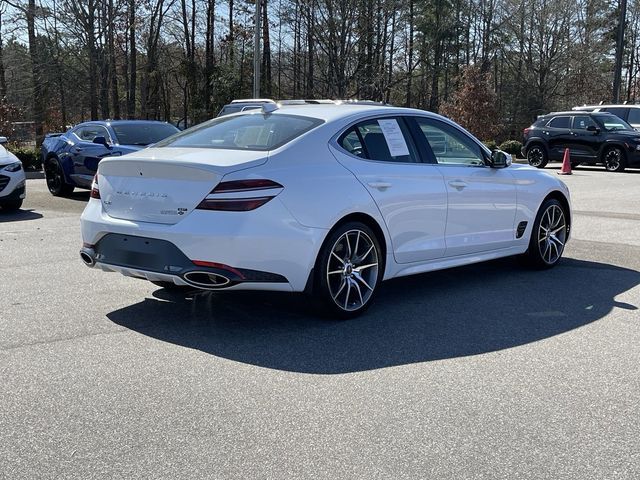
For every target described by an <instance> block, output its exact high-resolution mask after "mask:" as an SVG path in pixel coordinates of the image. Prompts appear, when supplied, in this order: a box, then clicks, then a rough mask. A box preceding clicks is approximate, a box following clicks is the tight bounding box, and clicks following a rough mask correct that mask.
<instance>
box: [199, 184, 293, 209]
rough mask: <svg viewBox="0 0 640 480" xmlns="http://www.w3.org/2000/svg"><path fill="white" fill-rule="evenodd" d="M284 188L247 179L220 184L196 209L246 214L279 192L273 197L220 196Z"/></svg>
mask: <svg viewBox="0 0 640 480" xmlns="http://www.w3.org/2000/svg"><path fill="white" fill-rule="evenodd" d="M282 188H284V187H283V186H282V185H280V184H279V183H277V182H274V181H273V180H266V179H248V180H231V181H228V182H220V183H219V184H218V185H217V186H216V187H215V188H214V189H213V190H212V191H211V193H210V194H209V196H208V197H207V198H205V199H204V200H202V202H200V204H199V205H198V206H197V207H196V208H197V209H199V210H221V211H226V212H248V211H250V210H255V209H256V208H258V207H261V206H262V205H264V204H265V203H267V202H268V201H269V200H271V199H272V198H273V197H275V196H276V195H277V194H278V193H280V192H274V194H273V195H260V196H255V197H243V198H238V197H223V198H221V197H220V196H219V195H220V194H238V193H244V192H247V193H248V192H256V191H261V190H279V189H282Z"/></svg>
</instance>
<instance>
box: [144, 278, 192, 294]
mask: <svg viewBox="0 0 640 480" xmlns="http://www.w3.org/2000/svg"><path fill="white" fill-rule="evenodd" d="M151 283H153V284H154V285H157V286H158V287H160V288H164V289H165V290H171V291H172V292H186V291H189V290H194V287H190V286H189V285H176V284H175V283H173V282H161V281H153V280H152V281H151Z"/></svg>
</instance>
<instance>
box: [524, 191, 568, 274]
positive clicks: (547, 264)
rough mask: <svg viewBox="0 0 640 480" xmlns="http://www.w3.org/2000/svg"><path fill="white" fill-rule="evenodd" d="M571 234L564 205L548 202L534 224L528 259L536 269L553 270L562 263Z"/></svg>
mask: <svg viewBox="0 0 640 480" xmlns="http://www.w3.org/2000/svg"><path fill="white" fill-rule="evenodd" d="M568 232H569V229H568V223H567V216H566V213H565V210H564V208H563V206H562V204H561V203H560V202H559V201H558V200H555V199H553V198H550V199H548V200H546V201H545V202H544V203H543V204H542V206H541V207H540V210H538V214H537V215H536V221H535V222H534V224H533V230H532V232H531V240H530V241H529V249H528V250H527V253H526V257H527V260H528V261H529V263H530V264H531V266H533V267H535V268H551V267H553V266H554V265H555V264H556V263H558V262H559V261H560V258H561V257H562V252H564V245H565V243H566V241H567V234H568Z"/></svg>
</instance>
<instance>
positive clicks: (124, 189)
mask: <svg viewBox="0 0 640 480" xmlns="http://www.w3.org/2000/svg"><path fill="white" fill-rule="evenodd" d="M267 155H268V153H267V152H262V151H241V150H240V151H239V150H222V149H200V148H147V149H144V150H141V151H139V152H135V153H132V154H129V155H125V156H123V157H113V158H105V159H104V160H102V161H101V162H100V165H99V168H98V187H99V189H100V197H101V199H102V207H103V209H104V211H105V212H106V213H107V214H108V215H109V216H110V217H114V218H121V219H124V220H134V221H139V222H152V223H164V224H175V223H178V222H179V221H180V220H182V219H183V218H185V217H186V216H187V215H189V213H191V212H192V211H193V210H194V209H195V208H196V207H197V206H198V204H199V203H200V202H201V201H202V200H203V199H204V198H205V197H206V196H207V195H208V194H209V192H211V190H213V189H214V187H215V186H216V185H217V184H218V183H219V182H220V179H221V178H222V177H223V176H224V175H226V174H228V173H231V172H234V171H237V170H244V169H246V168H250V167H254V166H257V165H262V164H263V163H265V162H266V161H267Z"/></svg>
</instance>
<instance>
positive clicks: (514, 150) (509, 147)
mask: <svg viewBox="0 0 640 480" xmlns="http://www.w3.org/2000/svg"><path fill="white" fill-rule="evenodd" d="M498 148H499V149H500V150H502V151H503V152H507V153H510V154H511V155H520V149H522V143H520V142H519V141H517V140H507V141H506V142H503V143H501V144H500V146H499V147H498Z"/></svg>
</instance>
